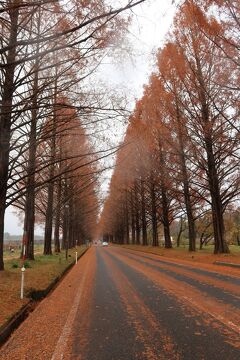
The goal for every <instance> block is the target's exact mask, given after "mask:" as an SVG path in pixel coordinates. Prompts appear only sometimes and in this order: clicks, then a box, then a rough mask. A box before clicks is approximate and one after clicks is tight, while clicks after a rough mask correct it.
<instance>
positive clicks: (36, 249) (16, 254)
mask: <svg viewBox="0 0 240 360" xmlns="http://www.w3.org/2000/svg"><path fill="white" fill-rule="evenodd" d="M41 253H43V244H36V245H34V255H38V254H41ZM20 254H21V249H15V250H14V252H13V253H11V252H10V251H9V250H4V252H3V259H4V261H6V260H11V259H18V258H19V257H20Z"/></svg>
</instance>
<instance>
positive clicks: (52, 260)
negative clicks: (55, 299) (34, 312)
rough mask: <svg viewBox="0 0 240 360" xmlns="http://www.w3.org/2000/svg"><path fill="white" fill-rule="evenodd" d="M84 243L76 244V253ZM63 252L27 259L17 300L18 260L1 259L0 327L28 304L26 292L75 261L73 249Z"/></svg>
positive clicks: (47, 282)
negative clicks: (21, 289) (66, 257)
mask: <svg viewBox="0 0 240 360" xmlns="http://www.w3.org/2000/svg"><path fill="white" fill-rule="evenodd" d="M85 249H86V246H85V245H83V246H79V247H78V249H77V250H78V255H80V254H81V253H83V252H84V250H85ZM68 254H69V257H68V259H67V260H66V259H65V252H64V251H63V252H61V253H60V254H53V255H50V256H44V255H40V254H37V255H36V256H35V260H34V261H29V260H27V261H26V262H27V264H26V265H27V267H26V271H25V287H24V295H25V297H24V299H23V300H21V299H20V280H21V267H22V261H21V260H20V259H19V257H18V258H12V259H7V260H5V270H4V271H1V272H0V327H1V326H2V325H3V324H4V323H5V322H6V321H7V320H9V319H10V318H11V317H12V316H13V315H14V314H15V313H16V312H18V311H19V310H20V309H21V307H22V306H23V305H25V304H26V303H28V301H29V296H30V292H31V291H33V290H37V291H39V290H45V289H46V288H47V287H48V286H49V285H50V284H51V283H52V282H53V281H54V279H56V278H57V277H58V276H59V275H61V274H62V272H63V271H64V270H65V269H66V268H67V267H68V266H69V264H71V263H73V262H74V261H75V248H73V249H69V251H68Z"/></svg>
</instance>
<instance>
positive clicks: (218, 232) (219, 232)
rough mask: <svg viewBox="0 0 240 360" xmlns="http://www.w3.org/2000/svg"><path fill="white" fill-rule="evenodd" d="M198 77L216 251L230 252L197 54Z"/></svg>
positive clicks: (210, 126)
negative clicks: (226, 238)
mask: <svg viewBox="0 0 240 360" xmlns="http://www.w3.org/2000/svg"><path fill="white" fill-rule="evenodd" d="M196 64H197V70H198V71H197V77H198V81H199V96H200V101H201V115H202V119H201V120H202V122H203V130H204V142H205V148H206V153H207V176H208V183H209V190H210V195H211V206H212V219H213V231H214V253H215V254H217V253H229V248H228V245H227V242H226V240H225V229H224V220H223V205H222V199H221V192H220V184H219V177H218V172H217V164H216V159H215V157H214V149H213V144H214V139H213V135H212V123H211V119H210V116H209V108H208V102H207V99H206V94H205V83H204V80H203V75H202V69H201V64H200V60H199V58H198V56H197V55H196Z"/></svg>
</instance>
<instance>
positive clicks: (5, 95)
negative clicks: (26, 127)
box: [0, 0, 21, 270]
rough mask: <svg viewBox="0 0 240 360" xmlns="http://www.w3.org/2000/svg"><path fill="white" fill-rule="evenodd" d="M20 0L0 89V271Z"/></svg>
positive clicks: (12, 11) (11, 24) (13, 17)
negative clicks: (0, 89)
mask: <svg viewBox="0 0 240 360" xmlns="http://www.w3.org/2000/svg"><path fill="white" fill-rule="evenodd" d="M20 3H21V1H20V0H15V1H14V2H13V4H12V8H10V9H9V19H10V22H9V28H10V30H9V38H8V46H9V51H8V53H7V56H6V65H7V67H6V70H5V78H4V83H3V89H2V101H1V108H0V270H3V269H4V264H3V240H4V239H3V236H4V216H5V207H6V193H7V180H8V164H9V148H10V136H11V113H12V102H13V92H14V73H15V66H16V65H15V58H16V42H17V36H18V18H19V8H18V5H19V4H20Z"/></svg>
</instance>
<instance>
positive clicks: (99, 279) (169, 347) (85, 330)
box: [0, 246, 240, 360]
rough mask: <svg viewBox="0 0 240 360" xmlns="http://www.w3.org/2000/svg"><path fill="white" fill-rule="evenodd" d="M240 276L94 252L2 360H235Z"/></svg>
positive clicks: (108, 250)
mask: <svg viewBox="0 0 240 360" xmlns="http://www.w3.org/2000/svg"><path fill="white" fill-rule="evenodd" d="M239 273H240V272H239ZM238 275H239V274H238V270H235V271H232V272H231V274H230V273H229V272H228V270H226V269H224V268H223V267H217V266H214V265H206V264H205V265H204V264H195V263H194V264H192V263H191V264H190V263H189V262H187V261H180V260H177V259H169V258H168V259H167V258H163V257H159V256H156V255H152V254H147V253H142V252H137V251H132V250H128V249H125V248H121V247H115V246H109V247H92V248H90V249H89V250H88V251H87V253H86V254H85V255H84V256H83V257H82V258H81V259H80V261H79V262H78V264H77V265H75V266H74V268H73V269H72V270H71V271H70V272H69V273H68V274H67V275H66V276H65V278H64V279H63V280H62V281H61V283H60V284H59V286H58V287H57V288H56V289H55V290H54V291H53V292H52V293H51V294H50V295H49V296H48V297H47V298H46V299H44V300H43V301H42V302H41V303H40V304H39V305H38V306H37V307H36V309H35V310H34V311H33V312H32V313H31V314H30V315H29V317H28V318H27V319H26V320H25V321H24V323H22V325H21V326H20V327H19V328H18V329H17V330H16V331H15V332H14V334H13V335H12V337H11V338H10V339H9V340H8V342H7V343H6V344H5V345H4V346H3V347H2V349H1V350H0V359H1V360H15V359H16V360H25V359H29V360H38V359H39V360H65V359H66V360H67V359H68V360H69V359H81V360H135V359H136V360H158V359H159V360H161V359H168V360H174V359H186V360H204V359H206V360H208V359H209V360H215V359H216V360H239V359H240V279H239V276H238Z"/></svg>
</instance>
